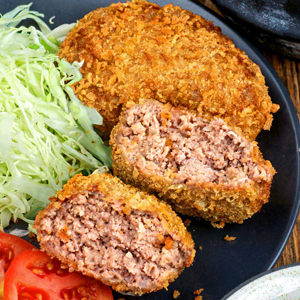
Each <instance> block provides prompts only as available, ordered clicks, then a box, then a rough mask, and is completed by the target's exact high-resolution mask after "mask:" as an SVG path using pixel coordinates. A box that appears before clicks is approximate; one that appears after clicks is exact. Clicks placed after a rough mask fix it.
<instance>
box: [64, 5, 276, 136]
mask: <svg viewBox="0 0 300 300" xmlns="http://www.w3.org/2000/svg"><path fill="white" fill-rule="evenodd" d="M59 56H60V58H65V59H66V60H68V61H69V62H73V61H82V60H84V64H83V66H82V68H81V69H80V70H81V72H82V75H83V78H82V80H81V81H80V82H79V83H76V84H74V85H73V88H74V91H75V93H76V95H77V96H78V98H79V99H80V100H81V101H82V102H83V103H84V104H86V105H88V106H91V107H94V108H96V109H97V110H98V111H99V113H100V114H101V115H102V116H103V120H104V121H103V124H104V125H103V126H102V127H101V129H102V130H103V131H104V133H105V135H106V136H108V135H109V133H110V132H111V130H112V128H113V126H114V125H115V124H116V123H117V120H118V116H119V114H120V112H121V110H122V107H123V105H124V103H127V102H128V101H134V102H138V101H139V99H140V98H146V99H156V100H158V101H160V102H163V103H166V102H169V103H171V104H172V105H175V106H177V105H183V106H185V107H187V108H189V109H191V110H193V111H195V112H197V113H198V114H200V115H202V116H203V117H205V118H207V119H212V118H214V117H216V116H217V117H220V118H222V119H224V120H225V121H226V122H227V123H228V124H229V125H230V126H233V127H235V126H237V127H239V128H241V130H242V131H243V132H244V135H245V136H246V137H247V138H248V139H250V140H254V139H255V138H256V136H257V135H258V133H259V132H260V131H261V130H262V129H266V130H269V129H270V127H271V124H272V119H273V117H272V114H271V113H274V112H276V111H277V110H278V108H279V106H278V105H275V104H272V102H271V100H270V97H269V95H268V88H267V87H266V85H265V79H264V76H263V75H262V74H261V71H260V68H259V67H258V66H257V65H256V64H254V63H253V62H252V61H251V60H250V59H249V58H248V56H247V55H246V54H245V52H244V51H241V50H240V49H237V48H236V47H235V45H234V44H233V43H232V41H231V39H229V38H228V37H227V36H224V35H223V34H222V33H221V29H220V28H219V27H217V26H214V25H213V23H212V22H210V21H208V20H206V19H203V18H202V17H200V16H198V15H195V14H193V13H191V12H190V11H187V10H183V9H181V8H180V7H178V6H173V5H172V4H170V5H166V6H164V7H159V6H158V5H156V4H154V3H150V2H147V1H143V0H133V1H132V2H128V3H125V4H123V3H117V4H112V5H111V6H109V7H106V8H99V9H97V10H95V11H92V12H91V13H89V14H88V15H86V16H85V17H84V18H83V19H82V20H80V21H79V23H78V25H77V26H76V27H75V28H74V29H73V30H72V31H71V32H70V33H69V34H68V35H67V37H66V39H65V41H64V42H63V43H62V45H61V46H60V50H59Z"/></svg>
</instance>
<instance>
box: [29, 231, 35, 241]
mask: <svg viewBox="0 0 300 300" xmlns="http://www.w3.org/2000/svg"><path fill="white" fill-rule="evenodd" d="M28 237H29V242H30V243H32V242H36V241H37V239H36V235H35V234H34V233H33V232H31V231H30V232H29V233H28Z"/></svg>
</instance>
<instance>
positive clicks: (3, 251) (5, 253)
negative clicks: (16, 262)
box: [0, 242, 15, 272]
mask: <svg viewBox="0 0 300 300" xmlns="http://www.w3.org/2000/svg"><path fill="white" fill-rule="evenodd" d="M14 256H15V255H14V250H13V248H12V246H10V245H2V243H1V242H0V260H1V261H3V262H4V265H2V268H3V270H4V272H6V271H7V269H8V267H9V265H10V264H11V262H12V261H13V259H14Z"/></svg>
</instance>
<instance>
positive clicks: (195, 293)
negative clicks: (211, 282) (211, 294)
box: [193, 289, 203, 295]
mask: <svg viewBox="0 0 300 300" xmlns="http://www.w3.org/2000/svg"><path fill="white" fill-rule="evenodd" d="M202 292H203V289H199V290H196V291H194V292H193V295H200V294H201V293H202Z"/></svg>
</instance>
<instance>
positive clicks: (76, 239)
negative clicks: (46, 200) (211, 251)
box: [35, 173, 195, 295]
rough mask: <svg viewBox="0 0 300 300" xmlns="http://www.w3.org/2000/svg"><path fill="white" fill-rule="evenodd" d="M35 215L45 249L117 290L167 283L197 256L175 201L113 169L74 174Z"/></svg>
mask: <svg viewBox="0 0 300 300" xmlns="http://www.w3.org/2000/svg"><path fill="white" fill-rule="evenodd" d="M50 200H51V203H50V204H49V205H48V206H47V207H46V208H45V209H44V210H43V211H41V212H39V214H38V216H37V218H36V220H35V228H36V230H37V238H38V241H39V242H40V245H41V249H42V250H43V251H46V252H47V253H48V254H49V255H50V256H53V257H56V258H58V259H59V260H60V261H61V262H62V263H63V264H65V265H66V266H67V267H68V268H69V269H70V271H74V270H75V271H78V272H81V273H83V274H85V275H88V276H91V277H94V278H96V279H99V280H101V281H102V282H103V283H104V284H106V285H110V286H112V288H113V289H114V290H116V291H120V292H131V293H134V294H137V295H138V294H144V293H149V292H153V291H157V290H159V289H162V288H166V287H167V286H168V285H169V283H170V282H172V281H174V280H175V279H176V278H177V277H178V276H179V274H180V273H181V272H182V270H183V269H184V268H185V267H188V266H190V265H191V263H192V262H193V259H194V256H195V250H194V242H193V240H192V237H191V235H190V233H189V232H188V231H187V230H186V228H185V226H184V224H183V222H182V220H181V219H180V218H179V217H178V216H177V215H176V213H175V212H174V211H173V210H172V209H171V207H170V206H169V205H167V204H165V203H163V202H159V201H158V200H157V199H156V198H155V197H154V196H151V195H149V194H147V193H145V192H141V191H139V190H138V189H136V188H134V187H130V186H127V185H125V184H124V183H123V182H121V181H120V179H118V178H116V177H113V176H111V175H109V174H106V173H104V174H93V175H90V176H87V177H84V176H82V175H81V174H80V175H76V176H74V177H73V178H72V179H70V180H69V181H68V183H67V184H66V185H64V187H63V190H62V191H58V192H57V197H52V198H51V199H50Z"/></svg>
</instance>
